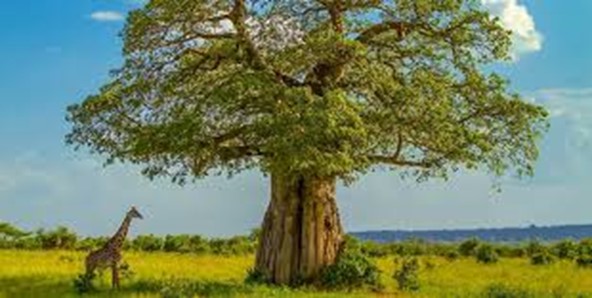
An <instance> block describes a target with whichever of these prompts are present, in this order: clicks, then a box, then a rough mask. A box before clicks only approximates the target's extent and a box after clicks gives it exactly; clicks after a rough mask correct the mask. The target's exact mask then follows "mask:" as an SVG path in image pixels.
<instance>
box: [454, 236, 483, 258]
mask: <svg viewBox="0 0 592 298" xmlns="http://www.w3.org/2000/svg"><path fill="white" fill-rule="evenodd" d="M479 244H480V242H479V240H477V239H475V238H471V239H468V240H465V241H463V242H462V243H461V244H460V245H459V246H458V252H459V253H460V255H462V256H465V257H468V256H473V255H475V252H476V249H477V247H478V246H479Z"/></svg>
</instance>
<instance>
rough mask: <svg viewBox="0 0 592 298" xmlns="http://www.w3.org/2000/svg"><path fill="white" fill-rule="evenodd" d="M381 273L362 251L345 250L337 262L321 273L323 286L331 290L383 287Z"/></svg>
mask: <svg viewBox="0 0 592 298" xmlns="http://www.w3.org/2000/svg"><path fill="white" fill-rule="evenodd" d="M379 278H380V271H379V270H378V267H376V265H375V264H374V263H372V262H371V261H370V259H369V258H368V257H366V256H365V255H364V254H362V252H361V251H360V250H354V249H349V250H348V249H345V250H344V252H343V253H342V254H341V255H340V256H339V258H338V259H337V262H336V263H335V264H333V265H331V266H328V267H327V268H325V269H324V270H323V272H322V273H321V284H322V286H323V287H326V288H330V289H348V290H351V289H356V288H362V287H364V286H370V287H372V288H376V287H381V285H380V281H379Z"/></svg>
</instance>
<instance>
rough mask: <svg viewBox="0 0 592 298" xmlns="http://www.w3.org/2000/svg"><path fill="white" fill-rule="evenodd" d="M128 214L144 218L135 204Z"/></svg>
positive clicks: (132, 216)
mask: <svg viewBox="0 0 592 298" xmlns="http://www.w3.org/2000/svg"><path fill="white" fill-rule="evenodd" d="M127 215H128V216H130V217H131V218H139V219H143V218H144V217H143V216H142V214H140V212H139V211H138V209H136V207H135V206H132V208H131V209H130V211H128V212H127Z"/></svg>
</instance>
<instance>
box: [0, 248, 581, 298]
mask: <svg viewBox="0 0 592 298" xmlns="http://www.w3.org/2000/svg"><path fill="white" fill-rule="evenodd" d="M83 258H84V254H82V253H77V252H67V251H52V252H47V251H14V250H7V251H0V297H79V295H78V294H76V292H75V290H74V288H73V286H72V280H73V279H74V278H75V277H76V276H77V275H78V274H80V273H81V272H82V270H83V267H82V264H83V262H82V261H83ZM125 261H126V262H127V263H128V264H129V265H130V266H131V270H132V271H133V274H132V275H131V276H130V277H127V278H125V279H124V280H123V282H122V289H121V290H120V291H118V292H113V291H111V290H110V285H109V278H110V275H109V274H108V272H106V273H105V274H103V276H101V278H100V279H99V281H98V282H97V286H98V288H99V291H98V292H97V293H94V294H92V295H88V297H163V296H164V297H186V296H182V295H179V294H182V293H183V292H184V291H186V292H191V293H200V294H201V295H202V296H205V297H207V296H223V297H228V296H232V297H345V296H347V297H368V296H376V297H391V296H396V297H483V296H484V295H485V296H486V293H490V296H492V297H592V269H582V268H578V267H577V266H576V265H575V264H574V263H572V262H567V261H560V262H556V263H553V264H551V265H548V266H533V265H531V264H530V261H529V260H528V259H526V258H524V259H501V260H500V262H499V263H497V264H490V265H483V264H479V263H477V262H476V261H475V260H474V259H470V258H465V259H459V260H456V261H447V260H445V259H442V258H436V257H422V258H421V263H422V266H421V268H422V269H421V271H420V282H421V286H422V287H421V289H420V291H419V292H417V293H413V294H410V293H403V292H399V291H398V290H397V286H396V284H395V281H394V280H393V279H392V278H391V276H392V273H393V272H394V270H395V262H393V258H384V259H378V260H376V261H377V264H378V265H379V267H380V269H381V270H382V271H383V274H382V280H383V283H384V285H385V289H384V291H383V292H381V293H372V292H353V293H330V292H318V291H315V290H313V289H299V290H291V289H287V288H277V287H265V286H247V285H244V284H243V282H242V281H243V280H244V278H245V274H246V271H247V269H248V268H249V267H251V266H252V264H253V257H252V256H229V257H223V256H209V255H208V256H196V255H191V254H165V253H133V252H128V253H126V254H125ZM428 264H430V265H428ZM491 293H494V294H495V295H497V296H495V295H494V294H491ZM499 293H502V294H504V293H505V294H507V295H506V296H503V295H501V294H499ZM512 293H514V294H512ZM526 294H528V295H530V296H525V295H526ZM512 295H513V296H512Z"/></svg>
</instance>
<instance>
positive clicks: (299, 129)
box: [66, 0, 547, 284]
mask: <svg viewBox="0 0 592 298" xmlns="http://www.w3.org/2000/svg"><path fill="white" fill-rule="evenodd" d="M510 34H511V33H510V32H508V31H507V30H505V29H504V28H502V27H501V25H500V24H499V22H498V20H497V19H495V18H493V17H492V16H490V15H489V14H488V13H487V12H486V11H485V10H484V9H483V8H482V7H481V5H480V2H478V1H469V0H466V1H463V0H442V1H433V0H421V1H420V0H392V1H379V0H310V1H308V0H298V1H296V0H282V1H269V0H232V1H231V0H226V1H195V0H152V1H150V2H149V3H147V4H146V5H145V6H144V7H143V8H140V9H137V10H135V11H132V12H131V13H130V14H129V16H128V18H127V22H126V25H125V28H124V29H123V32H122V37H123V41H124V47H123V55H124V58H125V59H124V63H123V65H122V66H121V67H120V68H119V69H117V70H115V71H114V72H113V75H112V78H111V80H110V81H109V82H108V83H107V84H106V85H104V86H103V87H102V88H101V89H100V91H99V92H98V93H97V94H94V95H91V96H89V97H87V98H86V99H85V100H84V101H83V102H81V103H77V104H74V105H72V106H70V107H69V108H68V116H67V119H68V121H69V122H70V123H71V124H72V130H71V132H70V133H69V134H68V135H67V137H66V139H67V142H68V143H70V144H73V145H75V147H76V148H80V147H83V148H88V149H90V151H91V152H93V153H97V154H100V155H102V156H104V157H105V160H106V164H111V163H113V162H127V163H131V164H136V165H140V166H141V167H142V168H143V170H142V173H143V174H144V175H145V176H147V177H149V178H151V179H152V178H155V177H168V178H170V179H171V180H172V181H173V182H174V183H180V184H183V183H186V182H188V181H189V182H190V181H192V180H194V179H199V178H202V177H205V176H207V175H210V174H215V173H227V174H230V175H232V174H236V173H238V172H241V171H243V170H246V169H252V168H258V169H260V170H261V171H262V172H263V173H265V174H266V175H267V176H268V177H270V184H271V199H270V203H269V207H268V209H267V212H266V214H265V217H264V219H263V224H262V234H261V239H260V244H259V249H258V252H257V256H256V264H255V269H256V270H258V271H259V272H261V273H262V274H264V275H265V276H266V277H267V278H268V279H269V280H270V281H272V282H274V283H278V284H288V283H291V282H293V281H295V280H297V279H298V280H302V279H305V280H314V279H315V277H317V276H318V275H319V272H321V270H322V269H323V268H324V267H325V266H327V265H330V264H332V263H334V262H335V261H336V259H337V257H338V255H339V251H340V247H341V244H342V235H343V229H342V226H341V223H340V219H339V213H338V210H337V204H336V197H335V187H336V183H338V182H339V181H342V182H345V183H346V184H348V183H353V182H355V180H356V178H357V177H359V176H360V175H362V174H364V173H365V172H367V171H369V170H373V169H375V168H377V167H379V168H382V169H390V170H393V171H397V172H398V173H400V174H402V175H406V176H413V177H416V178H417V179H418V180H425V179H428V178H447V177H448V176H449V175H450V173H452V172H454V171H457V170H459V169H470V170H480V171H485V172H488V173H490V174H492V175H493V176H502V175H506V174H512V173H515V174H518V175H521V176H523V175H532V174H533V164H534V162H535V160H536V159H537V155H538V149H537V141H538V139H539V138H540V137H541V135H542V134H543V133H544V131H545V130H546V127H547V114H546V111H545V110H544V109H543V108H542V107H539V106H537V105H535V104H533V103H530V102H527V101H524V100H522V99H521V97H520V95H519V94H516V93H513V92H511V91H510V90H509V86H508V82H507V80H506V79H504V78H503V77H502V76H500V75H498V74H496V73H495V72H492V71H487V70H486V69H491V68H488V67H487V66H488V65H491V64H493V63H496V62H499V61H506V60H509V59H510V55H509V49H510V46H511V38H510Z"/></svg>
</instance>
